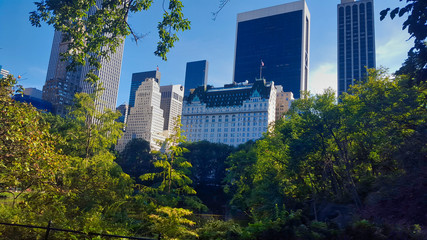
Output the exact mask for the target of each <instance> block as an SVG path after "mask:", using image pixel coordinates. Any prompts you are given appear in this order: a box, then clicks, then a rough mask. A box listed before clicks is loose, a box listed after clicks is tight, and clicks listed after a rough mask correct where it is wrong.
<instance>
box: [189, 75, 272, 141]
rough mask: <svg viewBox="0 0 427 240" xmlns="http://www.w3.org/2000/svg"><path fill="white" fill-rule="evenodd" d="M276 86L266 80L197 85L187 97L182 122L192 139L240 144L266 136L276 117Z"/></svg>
mask: <svg viewBox="0 0 427 240" xmlns="http://www.w3.org/2000/svg"><path fill="white" fill-rule="evenodd" d="M275 112H276V88H275V87H274V82H266V81H265V79H259V80H256V81H255V82H254V83H250V84H248V83H247V82H246V83H240V84H229V85H225V86H224V87H223V88H213V87H207V89H205V88H204V87H203V86H202V87H199V88H196V89H195V90H194V91H192V93H191V94H190V95H189V96H188V98H186V99H185V100H184V105H183V110H182V124H183V130H184V135H185V136H186V137H187V140H188V141H190V142H197V141H202V140H207V141H210V142H216V143H224V144H228V145H234V146H237V145H239V144H242V143H245V142H247V141H249V140H255V139H258V138H260V137H262V133H264V132H266V131H267V130H268V126H269V124H270V123H272V122H274V120H275V117H276V114H275Z"/></svg>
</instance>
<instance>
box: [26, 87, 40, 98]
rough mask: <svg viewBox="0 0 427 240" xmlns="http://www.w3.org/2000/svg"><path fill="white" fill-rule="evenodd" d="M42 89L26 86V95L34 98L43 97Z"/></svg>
mask: <svg viewBox="0 0 427 240" xmlns="http://www.w3.org/2000/svg"><path fill="white" fill-rule="evenodd" d="M42 93H43V92H42V91H41V90H39V89H37V88H25V89H24V95H27V96H30V97H32V98H37V99H42Z"/></svg>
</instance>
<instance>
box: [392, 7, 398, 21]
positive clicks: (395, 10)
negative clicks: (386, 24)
mask: <svg viewBox="0 0 427 240" xmlns="http://www.w3.org/2000/svg"><path fill="white" fill-rule="evenodd" d="M398 12H399V8H398V7H397V8H395V9H393V11H391V12H390V17H391V19H394V17H395V16H396V14H397V13H398Z"/></svg>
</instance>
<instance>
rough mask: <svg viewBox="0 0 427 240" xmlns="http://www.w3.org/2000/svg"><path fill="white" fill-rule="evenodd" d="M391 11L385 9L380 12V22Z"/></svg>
mask: <svg viewBox="0 0 427 240" xmlns="http://www.w3.org/2000/svg"><path fill="white" fill-rule="evenodd" d="M389 11H390V8H387V9H384V10H382V11H381V12H380V20H381V21H382V20H384V18H385V17H386V16H387V13H388V12H389Z"/></svg>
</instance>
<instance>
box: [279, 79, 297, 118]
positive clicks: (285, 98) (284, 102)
mask: <svg viewBox="0 0 427 240" xmlns="http://www.w3.org/2000/svg"><path fill="white" fill-rule="evenodd" d="M293 101H294V94H293V93H292V92H284V91H283V87H282V86H280V85H276V121H277V120H279V119H281V118H283V117H284V116H285V113H286V112H287V111H288V110H289V108H290V107H291V104H292V102H293Z"/></svg>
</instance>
